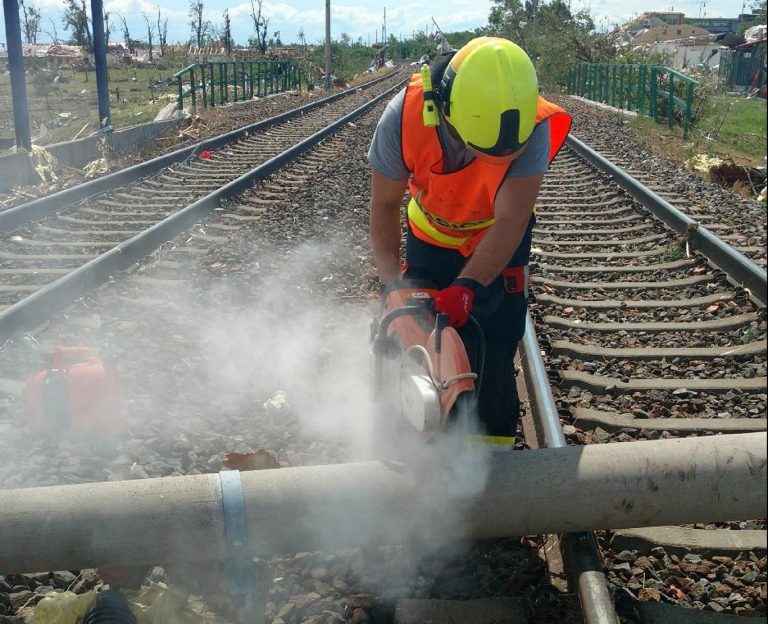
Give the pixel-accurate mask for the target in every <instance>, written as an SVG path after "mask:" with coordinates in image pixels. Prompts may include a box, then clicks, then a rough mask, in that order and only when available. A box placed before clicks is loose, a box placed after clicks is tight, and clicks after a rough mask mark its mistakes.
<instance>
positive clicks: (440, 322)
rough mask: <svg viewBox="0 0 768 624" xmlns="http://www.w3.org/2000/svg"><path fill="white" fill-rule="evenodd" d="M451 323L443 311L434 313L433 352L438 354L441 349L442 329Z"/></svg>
mask: <svg viewBox="0 0 768 624" xmlns="http://www.w3.org/2000/svg"><path fill="white" fill-rule="evenodd" d="M450 325H451V323H450V322H449V320H448V315H447V314H445V313H443V312H438V313H437V314H436V315H435V353H437V354H438V355H440V352H441V351H442V350H443V340H442V336H443V330H444V329H445V328H446V327H450Z"/></svg>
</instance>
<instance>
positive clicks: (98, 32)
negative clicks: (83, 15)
mask: <svg viewBox="0 0 768 624" xmlns="http://www.w3.org/2000/svg"><path fill="white" fill-rule="evenodd" d="M91 22H92V23H93V60H94V64H95V65H96V94H97V100H98V104H99V128H100V129H102V130H107V129H110V128H111V127H112V118H111V114H110V110H109V77H108V75H107V45H106V43H107V40H106V37H105V36H104V5H103V3H102V0H91Z"/></svg>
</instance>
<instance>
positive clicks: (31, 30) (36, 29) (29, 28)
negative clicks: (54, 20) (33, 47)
mask: <svg viewBox="0 0 768 624" xmlns="http://www.w3.org/2000/svg"><path fill="white" fill-rule="evenodd" d="M19 6H20V7H21V10H22V18H23V20H24V24H23V25H22V28H23V30H24V39H26V41H27V43H37V35H38V34H39V33H40V20H41V15H40V9H38V8H37V7H35V5H34V4H31V3H30V5H29V6H27V5H26V4H24V0H19Z"/></svg>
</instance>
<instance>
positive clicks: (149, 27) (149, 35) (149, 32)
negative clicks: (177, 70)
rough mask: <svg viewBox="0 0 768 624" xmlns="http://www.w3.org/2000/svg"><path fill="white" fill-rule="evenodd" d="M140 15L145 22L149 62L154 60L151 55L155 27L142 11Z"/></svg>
mask: <svg viewBox="0 0 768 624" xmlns="http://www.w3.org/2000/svg"><path fill="white" fill-rule="evenodd" d="M142 15H143V16H144V21H145V22H146V24H147V43H149V62H150V63H151V62H152V61H153V60H154V58H153V56H152V42H153V40H154V38H155V27H154V25H152V24H151V23H150V22H149V16H148V15H147V14H146V13H142Z"/></svg>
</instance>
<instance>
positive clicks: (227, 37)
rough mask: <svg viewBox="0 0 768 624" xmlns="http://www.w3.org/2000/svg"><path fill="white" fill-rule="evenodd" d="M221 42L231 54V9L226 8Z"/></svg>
mask: <svg viewBox="0 0 768 624" xmlns="http://www.w3.org/2000/svg"><path fill="white" fill-rule="evenodd" d="M221 43H222V45H223V46H224V50H225V52H226V54H227V56H229V55H230V54H232V21H231V20H230V18H229V9H224V24H223V25H222V27H221Z"/></svg>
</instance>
